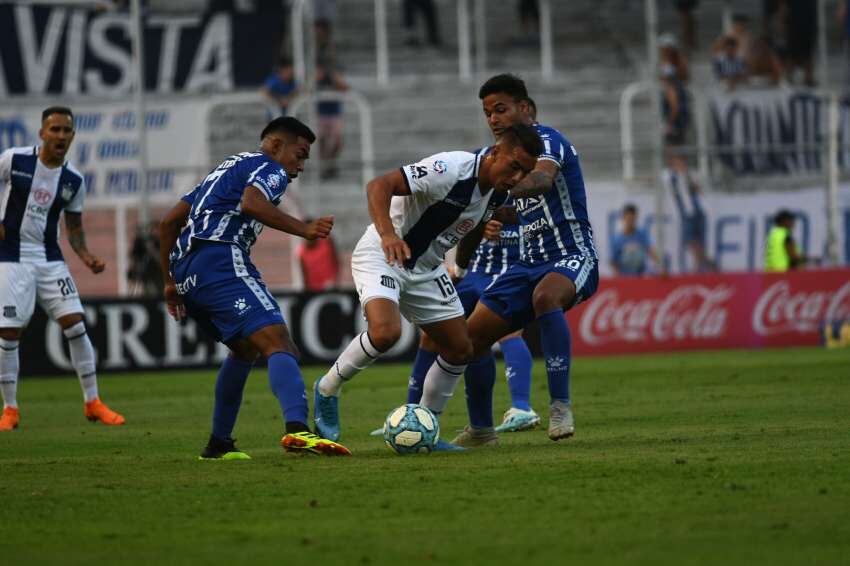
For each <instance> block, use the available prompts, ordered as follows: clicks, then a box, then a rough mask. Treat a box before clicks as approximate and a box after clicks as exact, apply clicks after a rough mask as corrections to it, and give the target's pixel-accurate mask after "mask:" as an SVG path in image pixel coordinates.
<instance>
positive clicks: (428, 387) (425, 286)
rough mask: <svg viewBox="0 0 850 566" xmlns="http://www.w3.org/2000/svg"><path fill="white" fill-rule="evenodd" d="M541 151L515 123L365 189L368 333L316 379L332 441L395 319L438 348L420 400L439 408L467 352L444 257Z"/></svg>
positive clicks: (396, 325)
mask: <svg viewBox="0 0 850 566" xmlns="http://www.w3.org/2000/svg"><path fill="white" fill-rule="evenodd" d="M542 149H543V147H542V144H541V142H540V137H539V136H538V135H537V133H536V132H535V131H534V129H533V128H531V127H529V126H522V125H520V126H518V127H516V128H513V129H511V130H510V131H507V132H506V133H505V135H503V136H502V139H501V140H500V141H499V143H498V144H497V145H495V146H493V147H492V148H486V149H484V150H482V151H480V152H478V153H468V152H463V151H453V152H445V153H438V154H436V155H433V156H431V157H428V158H425V159H423V160H421V161H419V162H418V163H413V164H411V165H406V166H404V167H402V168H400V169H399V170H396V171H393V172H391V173H387V174H386V175H383V176H382V177H378V178H377V179H374V180H372V181H371V182H370V183H369V185H368V186H367V188H366V191H367V195H368V201H369V214H370V216H371V217H372V220H373V224H372V225H370V226H369V227H368V228H367V229H366V233H365V234H364V235H363V237H362V238H361V239H360V242H358V244H357V247H356V248H355V250H354V254H353V255H352V260H351V270H352V274H353V276H354V283H355V286H356V287H357V292H358V294H359V295H360V302H361V303H362V304H363V310H364V312H365V314H366V320H367V322H368V330H367V331H366V332H363V333H361V334H360V335H358V336H357V337H355V339H354V340H353V341H352V342H351V344H349V345H348V347H346V348H345V350H344V351H343V352H342V354H341V355H340V356H339V358H337V361H336V363H334V365H333V366H332V367H331V369H330V370H329V371H328V372H327V373H326V374H325V375H324V376H322V378H321V379H319V380H318V381H317V382H316V385H315V403H314V411H315V418H314V421H315V424H316V429H317V430H318V431H319V433H320V434H321V435H322V436H325V437H326V438H330V439H332V440H334V439H336V438H339V434H340V429H339V408H338V399H339V393H340V389H341V388H342V384H343V382H344V381H348V380H349V379H351V378H352V377H354V375H355V374H357V372H359V371H360V370H362V369H365V368H366V367H368V366H369V365H370V364H371V363H372V362H373V361H374V360H375V359H377V358H378V357H379V356H380V355H381V354H382V353H383V352H386V351H387V350H389V349H390V348H391V347H392V346H393V345H394V344H395V343H396V341H397V340H398V339H399V336H400V335H401V315H404V317H405V318H406V319H408V320H409V321H410V322H412V323H414V324H416V325H418V326H419V327H420V328H421V329H422V331H423V332H425V333H426V334H427V335H428V336H429V338H431V339H432V340H433V342H434V343H435V344H436V346H437V351H438V353H439V356H438V357H437V360H436V362H435V363H434V366H433V368H438V370H439V372H437V373H439V374H440V375H437V373H435V376H433V377H432V375H431V373H430V372H429V375H428V376H426V379H425V387H424V393H423V395H422V404H423V405H424V406H426V407H428V408H429V409H431V410H432V411H434V412H435V413H437V414H439V413H441V412H442V410H443V408H444V407H445V404H446V402H447V401H448V399H449V397H451V394H452V391H453V390H454V387H455V385H456V384H457V382H458V380H459V379H460V376H461V375H462V374H463V370H462V367H461V369H460V370H459V371H458V369H457V368H458V367H460V366H462V365H463V364H466V362H467V361H468V360H469V356H470V355H471V353H472V352H471V347H472V344H471V343H470V341H469V337H468V335H467V332H466V320H465V318H464V316H463V308H462V307H461V304H460V300H459V299H458V295H457V292H456V291H455V288H454V285H453V284H452V281H451V278H450V277H449V275H448V273H447V272H446V268H445V266H444V265H443V261H444V258H445V254H446V252H447V251H448V250H450V249H451V248H453V247H455V246H456V245H457V244H458V242H460V241H461V239H463V238H464V237H465V236H467V235H469V234H472V233H476V232H478V227H479V225H481V224H482V223H483V222H486V221H487V220H489V219H490V217H491V216H492V215H493V213H494V211H495V209H496V208H497V207H499V206H501V205H502V203H504V201H505V198H506V194H507V191H508V190H509V189H510V188H511V187H513V186H514V185H516V184H517V183H518V182H520V181H521V180H522V179H523V178H524V177H525V176H526V175H527V174H528V172H529V171H531V170H532V169H533V168H534V165H535V164H536V162H537V156H538V155H539V154H540V152H541V151H542ZM478 234H479V236H478V240H477V241H476V244H477V242H478V241H480V232H478ZM433 368H432V369H433ZM435 371H436V370H435ZM444 444H447V443H444ZM443 449H447V448H446V447H445V446H444V447H443Z"/></svg>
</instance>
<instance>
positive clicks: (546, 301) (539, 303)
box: [531, 289, 573, 316]
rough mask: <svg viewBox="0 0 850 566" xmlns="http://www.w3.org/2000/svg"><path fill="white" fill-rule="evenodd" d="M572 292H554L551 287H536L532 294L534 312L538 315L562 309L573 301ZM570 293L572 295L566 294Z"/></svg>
mask: <svg viewBox="0 0 850 566" xmlns="http://www.w3.org/2000/svg"><path fill="white" fill-rule="evenodd" d="M572 294H573V293H572V292H567V291H564V292H562V293H554V292H552V291H551V290H550V289H535V290H534V294H533V295H532V296H531V303H532V304H533V305H534V312H535V314H537V315H538V316H539V315H541V314H544V313H547V312H551V311H553V310H557V309H562V308H564V307H565V306H567V305H568V304H569V303H570V302H571V301H572V296H571V295H572ZM566 295H570V296H566Z"/></svg>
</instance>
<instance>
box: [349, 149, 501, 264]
mask: <svg viewBox="0 0 850 566" xmlns="http://www.w3.org/2000/svg"><path fill="white" fill-rule="evenodd" d="M487 151H488V148H485V149H483V150H481V151H479V152H476V153H470V152H466V151H447V152H443V153H437V154H435V155H432V156H430V157H426V158H425V159H423V160H421V161H419V162H417V163H411V164H410V165H405V166H404V167H402V168H401V173H402V176H403V177H404V180H405V182H406V183H407V186H408V187H409V188H410V192H411V194H410V196H395V197H393V198H392V201H391V203H390V218H391V219H392V222H393V227H394V228H395V231H396V234H398V235H399V237H400V238H402V239H404V241H405V242H407V245H408V246H409V247H410V253H411V257H410V259H408V260H407V261H405V263H404V267H405V268H407V269H409V270H411V271H431V270H433V269H435V268H437V267H438V266H440V265H441V264H442V263H443V260H444V259H445V256H446V252H447V251H449V250H450V249H451V248H453V247H454V246H456V245H457V243H458V242H460V240H461V238H463V237H464V236H465V235H466V234H468V233H469V232H470V231H471V230H472V229H473V228H475V227H476V226H477V225H478V224H479V223H480V222H481V221H486V220H489V219H490V218H491V217H492V216H493V212H494V211H495V210H496V208H498V207H499V206H501V205H502V203H504V202H505V198H506V197H507V195H506V194H504V193H497V192H496V191H494V190H493V189H490V190H488V191H486V192H484V193H483V194H482V192H481V188H480V187H479V185H478V171H479V168H480V167H481V159H482V158H483V157H484V155H486V153H487ZM366 234H367V235H368V236H369V237H370V238H372V239H373V240H374V241H376V242H380V239H381V238H380V236H379V235H378V231H377V230H376V229H375V225H374V224H372V225H370V226H369V227H368V228H367V229H366Z"/></svg>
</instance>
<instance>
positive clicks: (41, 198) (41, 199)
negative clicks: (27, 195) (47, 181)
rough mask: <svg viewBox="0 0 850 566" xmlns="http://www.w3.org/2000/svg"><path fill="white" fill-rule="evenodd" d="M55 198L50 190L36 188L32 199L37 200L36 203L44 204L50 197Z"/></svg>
mask: <svg viewBox="0 0 850 566" xmlns="http://www.w3.org/2000/svg"><path fill="white" fill-rule="evenodd" d="M52 198H53V193H51V192H50V191H45V190H44V189H35V190H34V191H33V192H32V199H33V200H34V201H35V202H36V204H38V205H41V206H44V205H45V204H47V203H48V202H50V199H52Z"/></svg>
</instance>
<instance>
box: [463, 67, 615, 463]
mask: <svg viewBox="0 0 850 566" xmlns="http://www.w3.org/2000/svg"><path fill="white" fill-rule="evenodd" d="M479 98H481V100H482V103H483V108H484V114H485V116H486V117H487V123H488V125H489V127H490V129H491V130H492V132H493V133H494V134H495V135H496V136H498V135H499V134H500V133H501V132H502V131H504V129H505V128H509V127H511V126H513V125H515V124H517V123H523V122H528V121H530V117H529V108H528V91H527V89H526V86H525V83H524V82H523V81H522V79H520V78H518V77H516V76H513V75H497V76H495V77H493V78H491V79H489V80H488V81H487V82H486V83H484V85H483V86H482V87H481V89H480V91H479ZM534 126H535V128H536V129H537V132H538V133H539V134H540V137H541V139H542V140H543V144H544V146H545V151H544V153H543V154H542V155H541V156H540V157H539V159H538V161H537V165H536V166H535V169H534V171H532V173H531V174H529V175H528V176H527V177H526V178H525V179H523V180H522V181H521V182H519V183H518V184H517V185H516V186H514V188H513V189H511V191H510V194H511V196H512V197H513V198H514V201H515V202H516V209H517V216H518V220H519V225H520V259H519V261H518V262H517V263H515V264H514V265H512V266H511V267H509V268H508V270H507V271H506V272H505V273H504V274H502V275H501V276H500V277H499V278H498V279H497V280H496V281H495V282H494V283H493V284H492V285H491V286H489V287H488V288H487V289H486V290H485V291H484V294H483V295H482V297H481V300H480V301H479V302H478V305H477V306H476V308H475V311H474V312H473V313H472V315H471V316H470V318H469V320H468V324H469V333H470V339H471V340H472V342H473V348H474V355H473V358H474V361H473V362H472V363H471V364H469V367H468V369H467V373H466V377H467V396H468V398H469V399H468V401H467V404H468V407H469V409H470V425H469V426H467V427H466V428H465V429H464V431H463V432H462V433H461V434H460V435H459V436H458V437H457V438H456V439H455V440H454V442H455V443H456V444H459V445H461V446H467V447H469V446H480V445H484V444H489V443H492V441H493V437H494V436H495V434H496V433H495V431H494V430H493V416H492V404H493V398H492V396H493V384H494V382H495V364H494V361H493V356H492V354H491V353H490V347H491V346H492V345H493V343H495V342H496V341H497V340H498V339H499V338H501V337H502V336H505V335H506V334H508V333H509V332H511V331H514V330H516V329H518V328H522V327H523V326H525V325H526V324H528V323H529V322H531V321H532V320H535V319H536V320H537V323H538V326H539V328H540V340H541V346H542V348H543V354H544V357H545V360H546V373H547V377H548V383H549V396H550V405H549V431H548V432H549V438H551V439H552V440H560V439H562V438H569V437H570V436H572V435H573V434H574V432H575V427H574V423H573V414H572V408H571V403H570V387H569V384H570V358H571V346H570V331H569V327H568V326H567V322H566V319H565V317H564V315H563V312H564V311H565V310H567V309H570V308H572V307H574V306H575V305H577V304H578V303H580V302H581V301H584V300H587V299H588V298H589V297H590V296H591V295H593V293H594V292H595V291H596V287H597V284H598V281H599V271H598V265H597V264H598V259H597V255H596V250H595V248H594V244H593V232H592V230H591V227H590V221H589V220H588V214H587V197H586V194H585V188H584V180H583V177H582V173H581V167H580V166H579V160H578V153H577V152H576V150H575V148H574V147H573V145H572V144H570V142H569V141H568V140H567V139H566V138H565V137H564V136H563V135H562V134H561V133H560V132H559V131H557V130H555V129H554V128H550V127H547V126H543V125H540V124H537V123H535V124H534ZM475 244H477V242H462V245H461V246H460V247H459V257H462V256H463V253H462V252H463V250H464V249H469V248H470V246H473V245H475ZM467 257H468V256H467ZM459 261H462V259H459ZM461 266H463V264H462V263H461Z"/></svg>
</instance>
